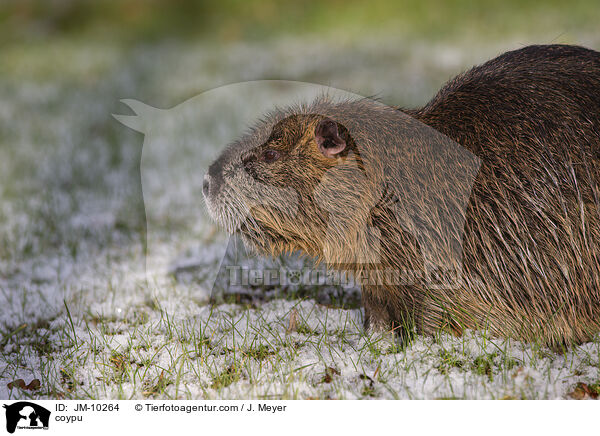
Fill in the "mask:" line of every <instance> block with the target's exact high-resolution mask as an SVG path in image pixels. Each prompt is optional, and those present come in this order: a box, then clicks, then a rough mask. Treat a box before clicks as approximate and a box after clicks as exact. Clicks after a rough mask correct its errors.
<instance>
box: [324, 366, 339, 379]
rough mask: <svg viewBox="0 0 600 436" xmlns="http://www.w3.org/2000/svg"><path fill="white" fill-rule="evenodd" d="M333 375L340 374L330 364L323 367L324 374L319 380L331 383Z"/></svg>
mask: <svg viewBox="0 0 600 436" xmlns="http://www.w3.org/2000/svg"><path fill="white" fill-rule="evenodd" d="M334 375H340V372H339V371H338V370H337V369H335V368H332V367H331V366H327V367H325V375H324V376H323V379H322V380H321V382H322V383H331V382H332V381H333V376H334Z"/></svg>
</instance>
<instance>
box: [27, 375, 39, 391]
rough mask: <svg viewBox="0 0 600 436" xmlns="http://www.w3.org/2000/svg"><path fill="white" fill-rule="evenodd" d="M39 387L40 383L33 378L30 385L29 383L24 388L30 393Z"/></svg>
mask: <svg viewBox="0 0 600 436" xmlns="http://www.w3.org/2000/svg"><path fill="white" fill-rule="evenodd" d="M41 386H42V383H41V382H40V381H39V380H38V379H37V378H34V379H33V380H31V383H29V384H28V385H27V386H26V387H25V388H26V389H28V390H30V391H35V390H37V389H39V388H40V387H41Z"/></svg>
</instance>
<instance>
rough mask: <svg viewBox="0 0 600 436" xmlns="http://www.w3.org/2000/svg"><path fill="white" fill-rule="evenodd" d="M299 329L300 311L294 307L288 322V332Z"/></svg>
mask: <svg viewBox="0 0 600 436" xmlns="http://www.w3.org/2000/svg"><path fill="white" fill-rule="evenodd" d="M296 330H298V311H297V310H296V309H293V310H292V312H291V313H290V321H289V323H288V328H287V333H291V332H295V331H296Z"/></svg>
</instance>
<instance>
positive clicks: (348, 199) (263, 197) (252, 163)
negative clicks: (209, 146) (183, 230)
mask: <svg viewBox="0 0 600 436" xmlns="http://www.w3.org/2000/svg"><path fill="white" fill-rule="evenodd" d="M313 109H314V108H313ZM360 165H361V161H360V155H359V154H358V151H357V149H356V144H355V142H354V140H353V138H352V136H351V135H350V133H349V131H348V129H347V128H346V127H345V126H344V124H342V123H340V122H338V121H337V120H336V119H335V116H328V115H322V114H319V113H314V112H313V111H312V110H307V109H306V108H295V110H292V109H289V110H286V111H280V112H279V113H277V114H274V115H271V116H270V117H269V119H268V120H263V121H262V122H260V123H259V124H258V125H257V126H256V127H254V128H253V129H252V130H251V131H250V132H249V133H248V134H247V135H245V136H244V137H243V138H241V139H240V140H238V141H236V142H235V143H233V144H231V145H229V147H228V148H227V149H226V150H225V151H224V152H223V153H222V154H221V156H220V157H219V158H218V159H217V160H216V161H215V162H214V163H213V164H212V165H211V166H210V167H209V170H208V173H207V174H206V176H205V179H204V186H203V193H204V196H205V199H206V203H207V205H208V210H209V213H210V214H211V216H212V217H213V219H215V221H216V222H217V223H218V224H220V225H221V226H222V227H224V228H225V229H226V230H227V231H228V232H230V233H233V232H239V233H240V234H241V236H242V239H243V240H244V242H245V243H246V245H247V246H250V247H251V248H254V249H255V251H258V252H260V253H263V254H271V255H277V254H280V253H282V252H292V251H297V250H300V251H304V252H305V253H308V254H310V255H312V256H316V257H320V258H322V257H323V251H324V243H325V239H326V237H327V233H328V224H329V219H330V211H328V210H326V208H324V207H323V198H325V200H324V201H325V202H328V203H335V204H340V205H342V206H343V207H344V212H343V213H345V214H348V213H349V212H352V211H354V212H356V211H357V210H359V209H360V207H359V204H360V203H361V202H360V195H361V194H360V193H361V192H362V193H365V195H368V193H369V192H370V191H369V189H368V187H367V186H365V183H362V186H360V185H359V183H358V181H356V180H353V179H352V173H356V172H357V171H347V174H348V177H344V179H343V180H341V179H340V178H338V180H336V181H334V180H333V179H332V178H331V177H327V176H326V175H327V174H328V173H329V174H331V173H330V171H331V170H332V169H334V168H335V170H336V171H342V172H343V171H344V168H347V169H348V170H355V169H356V168H358V167H359V166H360ZM325 181H327V182H325ZM324 182H325V183H324ZM357 193H358V194H357ZM332 200H335V201H332ZM348 227H349V226H346V230H348ZM330 233H331V232H330Z"/></svg>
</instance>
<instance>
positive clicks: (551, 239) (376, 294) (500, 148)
mask: <svg viewBox="0 0 600 436" xmlns="http://www.w3.org/2000/svg"><path fill="white" fill-rule="evenodd" d="M403 112H404V113H405V114H407V115H409V116H410V117H406V118H403V119H402V120H403V121H401V123H400V124H401V125H398V124H399V123H398V117H397V115H398V113H397V112H396V110H395V109H392V108H388V107H385V106H383V105H377V104H374V103H373V102H370V101H369V100H360V101H354V102H338V103H333V102H330V101H328V100H327V99H320V100H317V101H316V102H314V103H312V104H311V105H307V106H298V107H294V108H288V109H285V110H278V111H275V112H274V113H273V114H271V115H270V116H268V117H267V118H266V119H265V120H264V121H263V122H262V123H260V124H259V125H258V126H257V127H256V128H255V129H254V130H253V131H252V132H250V133H249V134H248V135H247V136H246V137H245V138H243V139H242V140H240V141H239V142H238V143H236V144H233V145H232V146H231V147H230V148H229V149H228V150H227V151H226V152H225V153H224V154H223V155H222V156H221V157H220V158H219V159H218V160H217V162H215V164H213V166H211V169H210V170H209V174H210V175H211V180H212V181H211V186H210V192H209V193H207V197H208V199H209V201H208V202H209V208H210V209H211V210H212V211H213V215H215V217H216V218H217V220H219V221H221V223H222V224H224V225H225V226H226V227H228V229H229V230H230V231H238V230H239V231H240V232H241V234H242V235H243V237H244V238H245V240H246V241H247V242H248V243H249V244H250V245H251V246H253V247H255V248H256V249H257V250H258V251H260V252H263V253H268V254H272V255H277V254H280V253H282V252H293V251H298V250H300V251H302V252H304V253H307V254H308V255H311V256H314V257H316V258H319V259H321V260H324V261H325V262H327V263H328V264H329V265H330V266H332V267H335V268H340V269H347V268H349V269H352V270H354V271H355V272H360V270H361V269H365V270H367V269H368V270H369V273H370V274H371V275H373V274H374V275H377V274H378V273H380V272H382V271H383V270H385V269H386V268H388V267H397V268H400V267H401V268H406V267H407V266H409V267H410V268H411V269H412V270H415V271H420V270H423V268H424V266H423V257H422V255H421V253H420V250H419V244H418V243H417V242H416V241H415V238H414V235H412V234H411V232H410V231H407V229H406V228H405V227H403V226H402V225H401V224H400V223H399V222H398V220H397V219H396V217H395V216H394V209H393V207H392V203H393V202H394V201H397V199H394V198H393V196H388V195H387V192H386V191H385V189H382V186H383V185H382V182H383V180H384V179H385V180H386V181H387V182H389V181H390V180H391V181H392V182H393V181H394V180H395V179H396V180H399V178H406V177H411V174H410V173H408V175H407V171H410V170H409V169H407V165H406V163H405V161H406V160H407V159H408V160H410V159H411V156H410V155H406V150H411V147H412V149H413V150H414V149H416V147H419V146H421V145H422V144H423V143H424V141H426V140H427V138H426V137H425V136H423V135H422V134H421V133H420V130H419V128H418V124H420V123H424V124H425V125H427V126H429V127H431V128H433V129H435V130H437V131H438V132H441V133H442V134H443V135H446V136H447V137H448V138H451V139H452V140H454V141H456V142H457V143H459V144H461V145H462V146H463V147H465V148H466V149H467V150H469V151H470V152H471V153H473V154H474V155H476V156H477V157H478V158H480V159H481V162H482V166H481V168H480V170H479V173H478V174H477V178H476V180H475V184H474V186H473V190H472V191H471V196H470V199H469V201H468V206H467V210H466V223H465V225H464V228H463V229H460V230H461V232H463V231H464V234H463V239H462V252H463V257H462V265H461V267H462V272H463V276H464V281H463V283H462V284H461V286H460V287H458V288H455V289H451V288H446V289H430V288H426V287H424V286H422V284H420V283H418V282H416V283H413V284H410V285H400V286H396V285H394V286H391V285H386V284H384V285H380V284H369V283H366V284H364V285H363V289H362V292H363V294H362V295H363V303H364V307H365V325H366V327H370V328H374V329H376V330H377V329H389V328H394V329H398V331H399V332H400V333H403V334H407V333H409V332H410V331H411V330H412V329H413V327H415V328H416V331H417V332H419V333H424V334H431V333H433V332H435V331H436V330H438V329H440V328H450V329H451V330H453V331H455V332H457V333H460V331H461V330H462V329H463V328H478V329H485V330H486V331H488V332H489V333H491V334H492V335H498V336H503V337H513V338H517V339H521V340H525V341H532V342H539V343H541V344H545V345H550V346H554V347H558V346H562V345H571V344H575V343H581V342H584V341H588V340H590V339H591V338H592V337H593V336H594V335H595V334H596V333H597V332H598V331H599V330H600V268H599V266H600V262H599V258H598V253H600V251H599V249H600V246H599V245H600V199H599V197H598V195H599V193H598V186H599V182H600V54H599V53H598V52H595V51H592V50H588V49H585V48H581V47H574V46H563V45H551V46H530V47H526V48H523V49H520V50H516V51H512V52H508V53H505V54H503V55H501V56H499V57H497V58H495V59H493V60H491V61H489V62H487V63H485V64H482V65H480V66H477V67H474V68H473V69H471V70H469V71H467V72H466V73H463V74H461V75H459V76H458V77H456V78H455V79H453V80H451V81H450V82H449V83H447V84H446V85H445V86H444V87H443V88H442V89H441V90H440V91H439V92H438V94H437V95H436V96H435V97H434V98H433V99H432V100H431V101H430V102H429V103H428V104H427V105H425V106H424V107H423V108H421V109H416V110H406V111H403ZM324 117H331V118H333V119H335V120H336V121H337V122H339V125H340V128H341V129H342V131H341V135H342V136H343V137H344V138H345V140H346V141H347V143H348V147H347V149H346V150H345V151H344V153H342V155H340V156H339V157H337V158H335V159H331V158H327V157H325V156H323V154H321V153H320V152H319V150H318V147H317V146H316V144H315V140H314V130H315V126H316V124H317V123H318V122H319V121H320V120H322V119H323V118H324ZM411 120H413V121H411ZM345 129H347V130H345ZM349 132H352V134H350V133H349ZM367 132H368V133H367ZM372 132H378V133H377V135H375V137H373V134H372ZM361 135H364V137H362V136H361ZM397 143H402V144H403V147H402V150H400V148H397V147H396V146H395V145H394V144H397ZM357 144H360V146H357ZM267 149H269V150H276V151H277V152H278V153H279V155H280V157H279V159H277V160H276V161H274V162H265V161H264V159H262V156H263V153H264V152H265V150H267ZM390 162H391V163H392V164H390ZM440 165H443V162H441V163H440ZM346 167H347V171H345V168H346ZM353 168H359V169H360V171H358V172H357V171H351V169H353ZM332 169H335V171H336V172H335V174H338V175H342V177H341V178H338V179H336V187H335V195H332V196H330V197H326V198H325V199H323V198H317V197H318V196H319V195H321V196H322V195H323V192H327V190H324V191H323V190H321V191H319V192H320V194H319V192H316V191H317V190H319V189H321V188H319V187H320V186H322V183H323V180H324V177H326V174H327V173H328V172H329V171H330V170H332ZM240 171H243V172H245V173H246V174H248V175H250V177H251V178H252V180H254V181H256V182H257V183H260V184H264V185H268V186H275V187H279V188H281V189H282V190H283V191H282V192H288V191H289V192H294V193H295V195H297V197H295V200H294V201H296V202H297V205H298V207H297V208H295V209H293V210H292V209H290V210H286V206H285V205H283V206H279V208H277V207H271V206H256V207H252V208H250V209H251V211H250V212H251V218H250V219H248V220H245V221H244V220H242V219H241V218H240V217H241V215H242V214H241V212H240V204H241V203H240V202H242V203H243V202H246V201H247V199H248V197H249V196H251V195H256V196H260V195H259V194H258V191H256V189H255V188H253V187H251V186H248V185H246V182H240V180H241V179H235V178H236V177H240V176H239V172H240ZM236 174H237V175H236ZM344 175H346V176H347V177H346V178H344ZM361 175H362V176H361ZM415 177H417V176H416V175H415ZM233 180H236V182H233ZM240 185H243V186H240ZM253 190H254V191H256V193H255V194H249V193H248V192H254V191H253ZM290 195H291V194H290ZM325 195H327V194H325ZM324 200H325V201H326V202H327V201H328V202H329V204H328V205H327V207H326V209H327V210H324V207H323V201H324ZM336 208H338V209H339V210H336ZM349 209H350V210H351V211H352V212H351V213H349V212H348V210H349ZM332 215H335V216H343V217H344V218H342V220H341V221H342V222H341V225H340V226H339V228H338V229H336V228H335V227H334V228H333V229H332V227H331V222H330V221H331V216H332ZM355 217H358V218H355ZM360 217H367V223H366V224H367V227H371V228H375V229H377V231H378V233H376V234H375V235H373V234H366V233H365V232H364V228H365V221H364V219H362V218H360ZM373 238H376V239H377V242H378V243H379V244H380V246H381V250H382V251H381V254H382V258H381V259H380V261H379V262H377V263H375V264H374V263H367V264H365V263H362V264H357V263H356V261H355V260H356V257H357V256H360V255H361V254H363V253H364V252H366V251H369V249H370V248H369V247H370V246H372V244H373Z"/></svg>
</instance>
